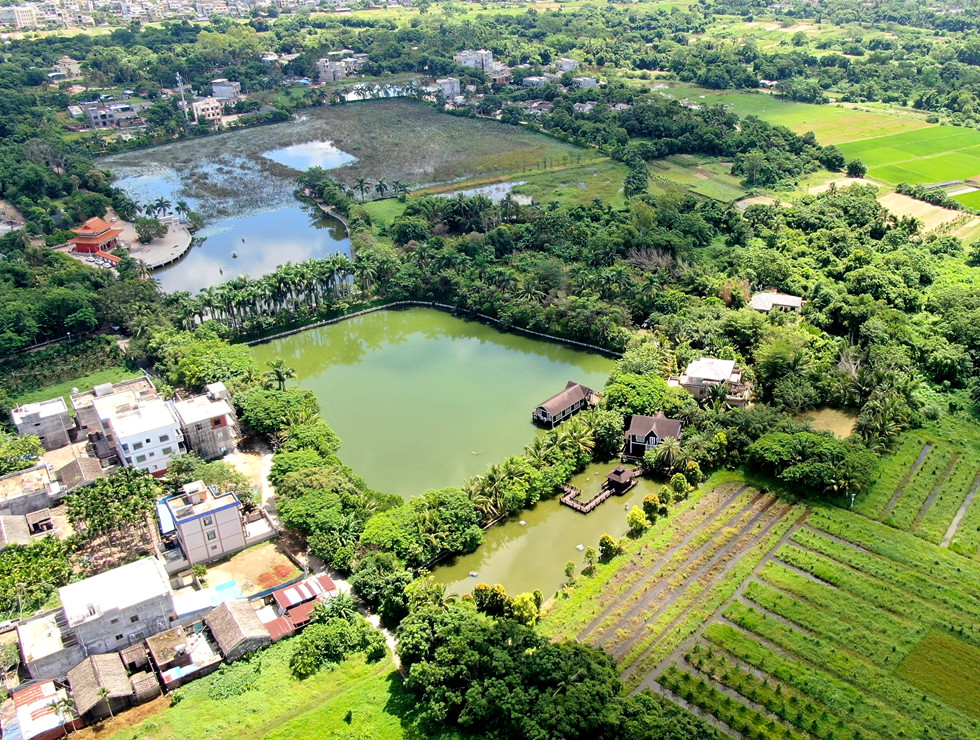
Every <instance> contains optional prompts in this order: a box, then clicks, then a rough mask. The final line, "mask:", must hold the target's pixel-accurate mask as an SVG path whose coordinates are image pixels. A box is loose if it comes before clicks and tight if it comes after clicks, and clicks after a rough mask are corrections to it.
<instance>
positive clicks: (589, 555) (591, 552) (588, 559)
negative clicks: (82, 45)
mask: <svg viewBox="0 0 980 740" xmlns="http://www.w3.org/2000/svg"><path fill="white" fill-rule="evenodd" d="M597 562H599V551H598V550H596V549H595V548H594V547H591V546H590V547H587V548H585V567H586V570H588V571H589V573H592V572H593V571H595V566H596V563H597Z"/></svg>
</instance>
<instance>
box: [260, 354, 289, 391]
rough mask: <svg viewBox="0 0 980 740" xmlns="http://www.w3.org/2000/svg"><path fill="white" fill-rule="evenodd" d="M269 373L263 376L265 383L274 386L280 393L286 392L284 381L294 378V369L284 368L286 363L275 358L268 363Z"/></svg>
mask: <svg viewBox="0 0 980 740" xmlns="http://www.w3.org/2000/svg"><path fill="white" fill-rule="evenodd" d="M268 365H269V371H268V372H267V373H266V374H265V377H266V381H267V382H268V384H269V385H270V386H273V385H274V386H276V388H278V389H279V390H280V391H285V390H286V381H287V380H289V379H290V378H295V377H296V369H295V368H292V367H287V366H286V361H285V360H283V359H282V358H281V357H277V358H276V359H275V360H273V361H272V362H269V363H268Z"/></svg>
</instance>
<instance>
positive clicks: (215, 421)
mask: <svg viewBox="0 0 980 740" xmlns="http://www.w3.org/2000/svg"><path fill="white" fill-rule="evenodd" d="M224 423H225V420H224V419H222V418H221V417H220V416H219V417H218V418H217V419H211V426H213V427H220V426H222V425H223V424H224Z"/></svg>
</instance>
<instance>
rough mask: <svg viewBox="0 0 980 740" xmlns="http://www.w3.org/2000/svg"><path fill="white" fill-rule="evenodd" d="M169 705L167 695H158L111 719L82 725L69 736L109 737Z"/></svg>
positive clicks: (161, 711) (162, 710) (160, 712)
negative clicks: (88, 725) (91, 724)
mask: <svg viewBox="0 0 980 740" xmlns="http://www.w3.org/2000/svg"><path fill="white" fill-rule="evenodd" d="M169 706H170V697H169V696H158V697H157V698H156V699H154V700H153V701H149V702H147V703H146V704H140V705H139V706H138V707H133V708H132V709H127V710H126V711H125V712H122V713H121V714H118V715H117V716H116V717H114V718H113V719H107V720H106V721H105V722H99V723H98V724H96V725H93V726H91V727H83V728H82V729H81V730H79V731H78V732H73V733H72V734H71V737H79V738H94V737H111V736H113V735H115V734H116V733H117V732H121V731H122V730H125V729H126V728H127V727H135V726H136V725H138V724H139V723H140V722H142V721H143V720H145V719H147V718H149V717H152V716H153V715H155V714H162V713H163V712H165V711H166V710H167V708H168V707H169Z"/></svg>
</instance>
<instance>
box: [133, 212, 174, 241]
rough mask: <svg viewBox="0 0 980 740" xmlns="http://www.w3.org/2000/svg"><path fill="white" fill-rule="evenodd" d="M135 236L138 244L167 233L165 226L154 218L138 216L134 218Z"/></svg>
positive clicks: (161, 236) (160, 237) (159, 237)
mask: <svg viewBox="0 0 980 740" xmlns="http://www.w3.org/2000/svg"><path fill="white" fill-rule="evenodd" d="M135 226H136V238H137V240H138V241H139V243H140V244H149V243H150V242H151V241H153V240H154V239H162V238H163V237H165V236H166V235H167V227H166V226H164V225H163V224H162V223H160V222H159V221H158V220H157V219H155V218H146V217H144V216H139V217H137V219H136V224H135Z"/></svg>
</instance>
